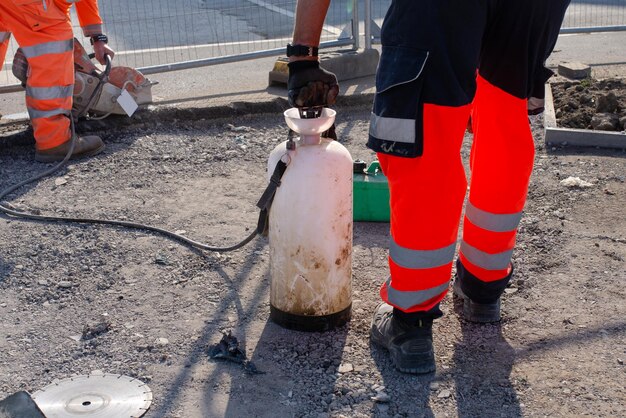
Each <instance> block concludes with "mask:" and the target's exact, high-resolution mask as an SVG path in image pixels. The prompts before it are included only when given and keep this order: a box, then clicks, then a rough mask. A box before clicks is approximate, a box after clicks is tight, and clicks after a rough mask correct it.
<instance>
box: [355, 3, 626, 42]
mask: <svg viewBox="0 0 626 418" xmlns="http://www.w3.org/2000/svg"><path fill="white" fill-rule="evenodd" d="M365 1H371V10H372V19H371V21H372V40H373V41H374V42H378V43H379V42H380V37H379V35H380V33H379V28H380V26H381V25H382V22H383V18H384V17H385V13H386V12H387V9H388V8H389V5H390V4H391V0H365ZM510 1H523V0H510ZM545 1H550V0H545ZM605 30H607V31H608V30H626V0H572V2H571V3H570V6H569V8H568V9H567V13H566V14H565V20H564V21H563V26H562V32H564V33H575V32H601V31H605Z"/></svg>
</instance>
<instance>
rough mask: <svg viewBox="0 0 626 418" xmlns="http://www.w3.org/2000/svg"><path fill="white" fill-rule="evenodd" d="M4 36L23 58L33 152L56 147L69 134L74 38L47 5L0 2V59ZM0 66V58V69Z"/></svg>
mask: <svg viewBox="0 0 626 418" xmlns="http://www.w3.org/2000/svg"><path fill="white" fill-rule="evenodd" d="M44 5H45V6H44ZM44 7H45V9H44ZM9 33H12V34H13V36H14V37H15V39H16V41H17V43H18V44H19V45H20V47H21V48H22V50H23V51H24V55H25V56H26V59H27V60H28V65H29V74H28V81H27V85H26V107H27V109H28V114H29V116H30V119H31V122H32V125H33V131H34V134H35V141H36V147H37V149H39V150H45V149H49V148H53V147H56V146H58V145H60V144H62V143H64V142H66V141H67V140H68V139H69V138H70V136H71V132H70V119H69V117H70V113H71V109H72V92H73V89H74V64H73V63H74V61H73V47H74V41H73V39H74V36H73V33H72V27H71V25H70V22H69V19H68V17H67V15H66V14H65V12H63V11H62V10H61V9H59V8H58V7H57V6H56V5H55V4H54V2H51V1H50V2H46V3H44V2H41V1H38V2H33V1H31V0H10V1H2V2H1V3H0V41H1V43H0V58H4V56H5V55H6V50H7V48H8V43H9ZM3 62H4V60H3V59H0V69H1V68H2V64H3Z"/></svg>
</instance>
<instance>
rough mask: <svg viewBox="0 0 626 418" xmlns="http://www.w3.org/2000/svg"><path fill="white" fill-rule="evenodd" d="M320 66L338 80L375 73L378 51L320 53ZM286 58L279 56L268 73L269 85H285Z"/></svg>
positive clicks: (287, 72)
mask: <svg viewBox="0 0 626 418" xmlns="http://www.w3.org/2000/svg"><path fill="white" fill-rule="evenodd" d="M319 58H320V66H321V67H322V68H324V69H325V70H327V71H330V72H331V73H334V74H335V76H336V77H337V80H338V81H344V80H352V79H355V78H361V77H365V76H370V75H374V74H376V69H377V68H378V61H379V59H380V53H379V52H378V50H376V49H365V50H359V51H353V50H350V51H336V52H327V53H323V54H320V57H319ZM288 62H289V60H288V58H286V57H280V58H278V59H277V60H276V63H275V64H274V69H273V70H272V71H270V73H269V85H270V86H272V85H285V84H287V80H288V78H289V67H288V66H287V63H288Z"/></svg>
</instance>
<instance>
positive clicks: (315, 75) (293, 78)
mask: <svg viewBox="0 0 626 418" xmlns="http://www.w3.org/2000/svg"><path fill="white" fill-rule="evenodd" d="M288 66H289V82H288V84H287V88H288V90H289V92H288V95H289V104H290V105H291V106H294V107H316V106H330V105H332V104H334V103H335V99H336V98H337V94H339V84H337V77H335V74H333V73H331V72H329V71H326V70H324V69H323V68H320V63H319V61H293V62H290V63H289V64H288Z"/></svg>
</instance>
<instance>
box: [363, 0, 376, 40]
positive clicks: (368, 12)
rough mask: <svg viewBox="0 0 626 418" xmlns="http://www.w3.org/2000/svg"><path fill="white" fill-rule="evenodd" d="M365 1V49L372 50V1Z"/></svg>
mask: <svg viewBox="0 0 626 418" xmlns="http://www.w3.org/2000/svg"><path fill="white" fill-rule="evenodd" d="M364 1H365V18H364V25H365V49H372V1H374V0H364Z"/></svg>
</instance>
